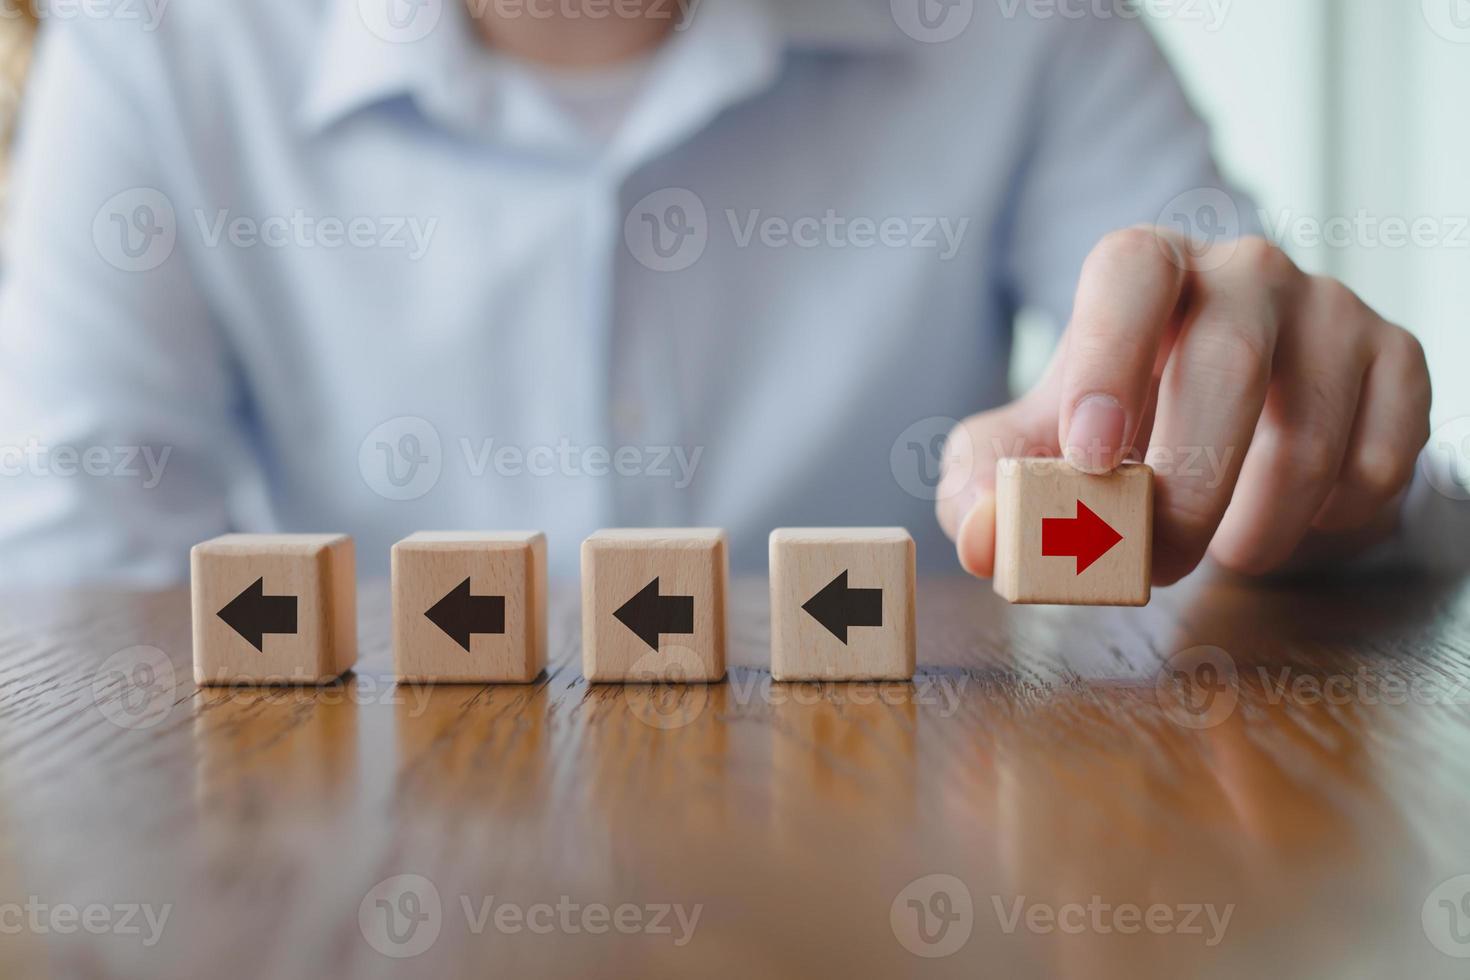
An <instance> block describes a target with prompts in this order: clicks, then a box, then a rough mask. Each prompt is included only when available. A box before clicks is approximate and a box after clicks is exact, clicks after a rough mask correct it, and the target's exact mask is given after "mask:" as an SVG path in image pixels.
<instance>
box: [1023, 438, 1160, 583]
mask: <svg viewBox="0 0 1470 980" xmlns="http://www.w3.org/2000/svg"><path fill="white" fill-rule="evenodd" d="M1153 486H1154V483H1153V470H1151V469H1150V468H1149V467H1147V466H1145V465H1143V464H1141V463H1125V464H1123V465H1122V466H1121V467H1119V468H1118V469H1116V470H1114V471H1113V472H1112V473H1109V474H1107V475H1105V476H1093V475H1089V474H1086V473H1082V472H1080V471H1078V470H1075V469H1073V468H1072V467H1071V466H1069V465H1067V463H1066V462H1064V461H1063V460H1059V459H1003V460H1000V461H999V462H998V463H997V464H996V472H995V583H994V584H995V591H996V594H998V595H1000V596H1002V597H1004V598H1005V599H1006V600H1007V601H1009V602H1014V603H1020V604H1051V605H1073V606H1145V605H1148V600H1149V595H1150V591H1151V587H1152V577H1153V560H1152V556H1153V501H1154V497H1153ZM1079 503H1081V504H1084V505H1086V507H1088V508H1089V509H1090V510H1091V511H1092V513H1094V514H1096V515H1097V517H1098V518H1100V519H1101V520H1102V521H1104V522H1105V523H1106V524H1107V525H1108V526H1109V527H1111V528H1112V529H1113V530H1114V531H1116V532H1117V533H1118V534H1119V535H1121V536H1122V540H1121V541H1119V542H1118V543H1117V544H1115V545H1113V546H1112V548H1110V549H1109V550H1108V551H1107V552H1106V553H1105V554H1103V555H1102V557H1100V558H1098V559H1097V560H1096V561H1095V562H1093V563H1092V564H1091V565H1089V566H1088V567H1087V568H1086V569H1085V570H1083V571H1080V572H1079V571H1078V567H1079V566H1078V562H1077V560H1076V559H1075V558H1074V557H1071V556H1068V555H1052V556H1048V555H1045V554H1043V548H1042V539H1043V524H1042V522H1043V521H1045V520H1047V519H1063V520H1076V519H1077V517H1078V515H1079V513H1080V511H1079V509H1078V504H1079Z"/></svg>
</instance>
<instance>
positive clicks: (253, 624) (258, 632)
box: [219, 577, 296, 653]
mask: <svg viewBox="0 0 1470 980" xmlns="http://www.w3.org/2000/svg"><path fill="white" fill-rule="evenodd" d="M219 618H220V619H223V620H224V621H225V625H226V626H228V627H229V628H230V629H232V630H234V631H235V632H236V633H239V634H240V635H241V636H243V637H244V638H245V642H247V643H249V644H250V645H251V646H253V647H255V649H257V650H259V651H260V652H261V653H264V652H265V635H266V634H267V633H292V634H294V633H295V632H296V597H295V596H294V595H266V594H265V578H264V577H262V578H258V579H256V580H255V583H254V584H253V585H251V586H249V587H248V588H246V589H245V591H244V592H241V593H240V594H239V595H237V596H235V598H233V599H231V600H230V604H229V605H227V606H225V608H223V609H221V610H220V611H219Z"/></svg>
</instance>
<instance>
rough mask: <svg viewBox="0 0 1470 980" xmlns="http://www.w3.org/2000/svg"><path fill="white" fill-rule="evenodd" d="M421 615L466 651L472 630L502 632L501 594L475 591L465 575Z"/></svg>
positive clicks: (503, 625)
mask: <svg viewBox="0 0 1470 980" xmlns="http://www.w3.org/2000/svg"><path fill="white" fill-rule="evenodd" d="M424 615H425V616H427V617H429V622H431V623H433V624H434V625H435V626H437V627H439V628H440V629H441V630H443V631H444V632H445V633H448V634H449V638H450V639H451V640H453V641H454V642H455V643H458V644H459V645H460V646H462V647H464V650H465V653H469V652H470V637H471V636H473V635H474V634H476V633H504V632H505V596H503V595H475V594H474V593H472V592H471V591H470V580H469V579H465V580H464V581H463V582H461V583H459V584H458V585H456V586H455V587H454V588H453V589H452V590H450V593H449V594H448V595H446V596H445V597H444V598H442V599H440V600H439V601H438V602H436V603H434V605H433V607H432V608H431V609H430V610H429V611H428V612H426V613H424Z"/></svg>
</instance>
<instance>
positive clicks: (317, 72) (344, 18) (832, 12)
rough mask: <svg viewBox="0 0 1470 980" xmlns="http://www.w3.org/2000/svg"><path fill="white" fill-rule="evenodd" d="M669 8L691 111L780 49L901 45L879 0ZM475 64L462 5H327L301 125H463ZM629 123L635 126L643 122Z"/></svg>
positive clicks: (663, 63)
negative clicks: (408, 120) (679, 20)
mask: <svg viewBox="0 0 1470 980" xmlns="http://www.w3.org/2000/svg"><path fill="white" fill-rule="evenodd" d="M670 2H671V4H674V5H675V6H677V7H678V9H682V10H686V11H692V13H693V17H692V19H691V20H690V22H689V24H688V26H687V28H681V30H680V32H679V33H678V34H676V35H675V37H674V38H672V39H671V40H670V41H669V42H668V43H667V51H666V52H663V53H661V57H660V58H659V63H658V64H657V65H656V68H655V72H656V73H657V74H661V75H663V76H664V77H665V78H666V79H667V78H668V77H669V76H677V77H678V80H679V81H680V82H681V83H685V84H691V85H694V86H695V89H694V90H693V91H690V92H689V93H688V96H687V97H685V98H682V99H680V100H679V101H680V103H682V104H685V105H686V106H693V105H694V104H695V103H696V102H698V101H700V100H704V101H706V102H707V104H708V106H713V107H719V106H723V105H728V104H729V103H730V102H732V101H734V100H735V99H736V98H738V97H739V95H740V94H742V93H744V94H750V93H752V92H754V91H755V90H758V88H759V87H760V85H761V83H762V82H765V81H768V80H769V79H770V78H773V77H774V75H775V71H776V67H777V65H778V63H779V60H780V55H781V53H782V50H783V48H788V47H789V48H794V49H820V50H837V51H850V52H854V53H862V52H877V51H881V50H885V49H892V48H893V47H894V46H895V45H896V44H897V43H900V40H901V35H900V32H899V31H898V30H897V28H896V26H895V24H894V22H893V20H892V19H891V18H890V17H888V16H886V13H887V6H888V4H887V3H883V2H882V0H670ZM880 6H881V9H880ZM686 34H687V35H688V36H687V37H685V36H684V35H686ZM694 52H697V53H698V59H703V63H702V64H701V63H700V61H699V60H696V59H695V58H694V57H693V56H692V55H693V53H694ZM665 54H666V55H667V56H663V55H665ZM710 58H714V59H715V62H716V63H715V64H714V65H713V66H712V65H711V64H709V63H708V60H707V59H710ZM479 60H483V50H482V49H481V47H480V42H479V40H478V39H477V38H476V37H475V35H474V24H473V23H472V21H471V19H470V16H469V12H468V10H467V9H466V7H465V3H464V0H328V2H327V4H326V5H325V12H324V17H323V21H322V25H321V28H320V36H319V40H318V42H317V49H316V57H315V68H314V70H313V71H312V72H311V73H310V75H309V79H310V80H309V82H308V84H307V86H306V90H305V92H304V95H303V98H302V100H301V102H300V105H299V107H298V111H299V117H300V120H301V123H302V125H303V126H304V127H305V128H306V129H307V131H308V132H320V131H322V130H325V129H327V128H328V127H330V126H331V125H333V124H334V123H336V122H338V121H339V120H342V119H344V118H346V117H347V116H349V115H351V114H353V113H354V112H357V111H359V110H361V109H364V108H367V107H369V106H372V105H375V104H378V103H382V102H386V101H388V100H391V99H395V98H401V97H409V98H412V99H413V100H414V101H415V102H416V103H417V104H418V105H419V108H420V109H421V110H424V111H426V112H430V113H431V114H438V113H434V111H433V110H435V109H439V110H442V111H446V112H448V114H449V115H451V116H459V117H460V120H459V121H461V122H464V121H465V120H464V115H465V112H463V111H457V109H459V108H463V106H462V105H461V106H459V107H456V106H455V103H456V102H460V103H461V104H462V103H465V102H469V101H472V99H473V96H472V95H470V94H468V93H465V92H464V91H463V90H464V89H465V87H466V86H467V85H468V84H469V80H470V79H471V78H480V79H484V78H486V74H485V73H484V72H482V71H475V65H476V62H477V61H479ZM711 67H715V68H719V69H721V70H720V71H710V70H709V69H710V68H711ZM671 90H672V89H671ZM712 97H713V99H712V101H711V98H712ZM481 108H482V109H483V106H481ZM667 110H668V107H667V106H664V107H662V108H661V109H660V112H666V111H667ZM694 114H695V115H698V114H700V113H698V112H696V113H694ZM705 114H708V113H705ZM631 122H632V124H633V125H631V126H630V128H636V123H637V122H638V120H637V119H636V118H635V119H634V120H632V121H631Z"/></svg>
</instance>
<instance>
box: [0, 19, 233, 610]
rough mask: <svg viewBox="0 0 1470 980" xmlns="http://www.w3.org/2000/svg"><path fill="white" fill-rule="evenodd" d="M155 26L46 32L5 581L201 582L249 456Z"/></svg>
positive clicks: (21, 193) (15, 261)
mask: <svg viewBox="0 0 1470 980" xmlns="http://www.w3.org/2000/svg"><path fill="white" fill-rule="evenodd" d="M147 37H148V35H146V34H145V33H144V32H140V31H137V30H135V29H133V25H119V24H116V23H105V22H88V21H87V19H86V18H79V19H77V20H75V21H66V22H62V21H57V22H52V23H49V24H48V25H47V26H46V27H45V28H44V29H43V32H42V39H41V42H40V47H39V50H38V52H37V57H36V61H35V62H34V67H33V71H32V75H31V81H30V86H29V89H28V92H27V102H26V105H25V108H24V111H23V116H22V121H21V134H20V138H19V142H18V144H17V148H16V150H17V157H16V161H15V169H14V171H13V180H14V183H13V191H12V194H11V196H10V200H11V205H12V209H11V211H10V213H9V214H8V215H7V224H6V234H5V240H4V252H3V267H0V268H3V272H0V483H3V485H4V487H5V489H6V493H5V495H4V506H3V507H0V555H3V556H4V559H3V561H0V586H7V587H14V586H34V585H46V584H67V583H76V582H111V583H119V584H131V585H139V586H147V585H157V584H163V583H168V582H174V581H178V580H180V579H182V578H183V577H184V575H185V574H186V570H187V567H188V550H189V547H190V545H192V544H193V543H195V542H196V541H198V540H201V539H202V538H205V537H208V536H211V535H213V534H215V533H218V532H219V531H221V530H224V529H225V528H226V526H227V524H228V516H227V514H228V510H229V507H228V502H227V497H228V491H229V487H230V486H231V485H232V475H231V473H230V467H231V466H232V465H233V466H239V465H240V461H241V460H243V459H246V458H248V454H246V453H244V452H242V443H243V437H242V426H241V425H240V424H239V421H238V419H239V414H238V412H237V405H238V396H239V390H240V387H241V386H240V384H239V382H238V380H237V373H236V372H235V371H234V370H233V369H232V367H231V362H230V359H229V356H228V354H227V351H226V349H225V347H224V345H223V343H222V342H221V339H220V337H219V335H218V334H217V332H216V330H215V329H214V325H213V324H212V322H211V318H210V315H209V310H208V309H207V307H206V304H205V302H204V300H203V298H202V296H201V293H200V291H199V290H198V289H197V288H196V284H195V283H194V281H193V279H192V277H191V274H190V268H189V261H188V256H187V255H186V254H184V249H183V248H182V247H181V245H182V242H181V238H182V236H180V235H179V234H178V230H179V224H180V223H181V222H182V221H184V220H186V216H185V215H184V214H183V213H182V210H180V211H176V210H175V202H176V200H181V194H180V191H179V190H178V189H177V188H175V187H174V186H173V185H171V183H170V181H169V178H168V175H167V174H166V173H165V172H164V170H163V168H162V166H161V165H160V161H161V160H165V159H169V158H170V154H172V153H175V152H177V147H176V146H170V147H167V148H165V147H164V146H162V145H160V144H161V142H162V141H164V140H166V139H168V138H169V137H167V136H166V135H165V133H166V132H167V127H166V125H164V124H163V123H162V122H161V120H160V117H166V115H167V113H166V111H164V110H165V107H166V105H167V102H166V92H167V86H166V85H164V84H162V77H161V75H162V71H161V69H160V68H159V67H158V66H157V64H156V59H150V55H149V44H150V42H149V41H148V40H147Z"/></svg>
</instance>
